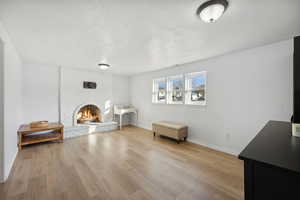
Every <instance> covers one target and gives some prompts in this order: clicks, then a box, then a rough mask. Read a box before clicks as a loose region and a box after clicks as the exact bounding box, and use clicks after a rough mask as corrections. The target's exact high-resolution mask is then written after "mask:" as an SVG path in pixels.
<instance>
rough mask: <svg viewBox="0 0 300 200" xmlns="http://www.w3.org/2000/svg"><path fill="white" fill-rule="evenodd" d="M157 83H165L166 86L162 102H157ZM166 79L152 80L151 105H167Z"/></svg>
mask: <svg viewBox="0 0 300 200" xmlns="http://www.w3.org/2000/svg"><path fill="white" fill-rule="evenodd" d="M159 82H165V84H166V89H165V90H166V97H165V100H164V101H158V99H157V97H158V87H159V86H158V83H159ZM167 87H168V86H167V79H166V78H165V77H163V78H156V79H153V82H152V103H157V104H166V103H167V98H168V88H167Z"/></svg>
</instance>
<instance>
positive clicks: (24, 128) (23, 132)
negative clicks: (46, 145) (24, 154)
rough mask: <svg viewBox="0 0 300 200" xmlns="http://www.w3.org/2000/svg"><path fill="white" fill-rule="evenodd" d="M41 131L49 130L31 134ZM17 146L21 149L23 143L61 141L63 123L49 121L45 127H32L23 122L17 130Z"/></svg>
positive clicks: (62, 138) (62, 137)
mask: <svg viewBox="0 0 300 200" xmlns="http://www.w3.org/2000/svg"><path fill="white" fill-rule="evenodd" d="M42 131H50V132H49V133H46V134H45V133H43V134H32V133H37V132H42ZM18 138H19V141H18V147H19V150H21V149H22V147H23V146H24V145H28V144H35V143H41V142H48V141H54V140H56V141H61V142H62V141H63V140H64V125H63V124H61V123H49V125H48V126H47V127H42V128H32V127H30V125H29V124H23V125H21V126H20V128H19V130H18Z"/></svg>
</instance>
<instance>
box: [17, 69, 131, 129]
mask: <svg viewBox="0 0 300 200" xmlns="http://www.w3.org/2000/svg"><path fill="white" fill-rule="evenodd" d="M59 71H60V69H59V67H57V66H42V65H37V64H26V65H24V74H23V99H24V100H23V107H24V111H23V112H24V120H25V122H27V123H28V122H31V121H36V120H49V121H59V114H60V113H59V105H60V107H61V120H62V122H63V123H64V125H65V126H66V127H68V126H72V124H73V113H74V111H75V109H76V108H77V107H78V106H79V105H81V104H84V103H95V104H97V105H98V106H99V107H100V109H101V111H102V112H103V113H104V114H105V116H104V120H105V121H110V120H111V119H112V113H111V109H112V107H111V106H112V104H123V103H128V102H129V94H128V87H129V86H128V84H129V78H128V77H127V76H119V75H112V74H110V73H103V72H102V71H88V70H81V69H72V68H65V67H62V68H61V79H60V80H61V86H60V84H59ZM83 81H94V82H96V83H97V89H83ZM59 90H60V91H61V96H60V97H59ZM59 99H60V100H59ZM125 123H128V120H127V121H126V120H125V121H124V124H125Z"/></svg>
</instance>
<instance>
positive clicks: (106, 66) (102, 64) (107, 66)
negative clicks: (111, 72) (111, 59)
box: [98, 63, 110, 70]
mask: <svg viewBox="0 0 300 200" xmlns="http://www.w3.org/2000/svg"><path fill="white" fill-rule="evenodd" d="M98 66H99V67H100V69H102V70H107V69H108V68H109V67H110V65H109V64H106V63H99V64H98Z"/></svg>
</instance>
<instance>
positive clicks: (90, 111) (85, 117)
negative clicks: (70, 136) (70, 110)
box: [73, 103, 102, 125]
mask: <svg viewBox="0 0 300 200" xmlns="http://www.w3.org/2000/svg"><path fill="white" fill-rule="evenodd" d="M73 118H74V121H73V124H74V125H81V124H82V125H88V124H97V123H102V114H101V110H100V108H99V106H98V105H96V104H92V103H88V104H82V105H81V106H79V107H78V108H77V109H76V110H75V112H74V117H73Z"/></svg>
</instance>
